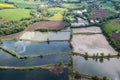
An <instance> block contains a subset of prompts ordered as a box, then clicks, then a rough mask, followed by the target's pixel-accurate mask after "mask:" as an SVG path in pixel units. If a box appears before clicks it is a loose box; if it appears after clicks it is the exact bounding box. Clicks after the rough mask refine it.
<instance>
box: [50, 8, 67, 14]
mask: <svg viewBox="0 0 120 80" xmlns="http://www.w3.org/2000/svg"><path fill="white" fill-rule="evenodd" d="M48 10H49V11H50V13H55V14H56V13H63V12H64V11H67V9H66V8H49V9H48Z"/></svg>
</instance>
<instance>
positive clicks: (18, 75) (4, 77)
mask: <svg viewBox="0 0 120 80" xmlns="http://www.w3.org/2000/svg"><path fill="white" fill-rule="evenodd" d="M0 80H68V69H66V68H65V69H64V72H63V73H62V74H55V73H53V72H50V71H49V70H46V69H37V70H25V71H19V70H0Z"/></svg>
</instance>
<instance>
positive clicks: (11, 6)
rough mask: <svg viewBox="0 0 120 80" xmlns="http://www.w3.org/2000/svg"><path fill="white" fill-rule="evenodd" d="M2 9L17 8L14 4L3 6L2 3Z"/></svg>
mask: <svg viewBox="0 0 120 80" xmlns="http://www.w3.org/2000/svg"><path fill="white" fill-rule="evenodd" d="M0 8H15V6H14V5H12V4H1V3H0Z"/></svg>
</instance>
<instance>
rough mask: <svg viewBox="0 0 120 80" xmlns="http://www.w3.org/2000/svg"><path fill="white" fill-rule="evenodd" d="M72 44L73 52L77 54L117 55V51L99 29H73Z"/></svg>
mask: <svg viewBox="0 0 120 80" xmlns="http://www.w3.org/2000/svg"><path fill="white" fill-rule="evenodd" d="M93 29H95V30H93ZM74 33H77V34H74ZM88 33H94V34H88ZM98 33H99V34H98ZM71 44H72V46H73V52H75V53H81V54H85V53H88V54H89V55H90V56H93V55H94V54H101V53H104V54H105V55H109V54H111V55H116V54H117V51H115V50H114V49H113V48H112V47H111V45H110V44H109V43H108V41H107V40H106V38H105V36H104V35H103V34H101V29H100V28H98V27H89V28H79V29H78V28H76V29H73V37H72V40H71Z"/></svg>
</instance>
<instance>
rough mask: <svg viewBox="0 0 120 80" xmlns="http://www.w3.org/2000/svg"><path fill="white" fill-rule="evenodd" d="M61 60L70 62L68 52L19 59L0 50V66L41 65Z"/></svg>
mask: <svg viewBox="0 0 120 80" xmlns="http://www.w3.org/2000/svg"><path fill="white" fill-rule="evenodd" d="M60 61H62V62H63V63H68V62H69V55H68V54H56V55H49V56H44V57H42V58H41V57H36V58H28V59H18V58H16V57H14V56H12V55H10V54H9V53H6V52H4V51H3V50H0V66H39V65H47V64H57V63H59V62H60Z"/></svg>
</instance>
